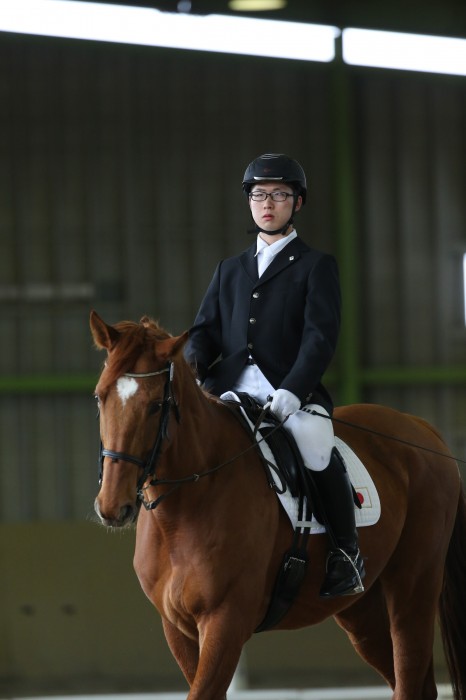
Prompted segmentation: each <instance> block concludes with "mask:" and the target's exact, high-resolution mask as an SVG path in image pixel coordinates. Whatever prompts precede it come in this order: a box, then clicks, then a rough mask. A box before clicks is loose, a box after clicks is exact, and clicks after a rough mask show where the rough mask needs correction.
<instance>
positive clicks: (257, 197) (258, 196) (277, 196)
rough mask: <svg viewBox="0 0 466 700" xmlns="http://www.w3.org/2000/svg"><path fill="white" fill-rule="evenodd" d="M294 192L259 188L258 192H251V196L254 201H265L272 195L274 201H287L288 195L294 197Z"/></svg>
mask: <svg viewBox="0 0 466 700" xmlns="http://www.w3.org/2000/svg"><path fill="white" fill-rule="evenodd" d="M294 196H295V195H294V193H290V192H264V191H263V190H258V191H257V192H251V193H250V195H249V197H250V199H252V201H253V202H265V200H266V199H267V197H270V199H271V200H272V202H285V201H286V200H287V199H288V197H294Z"/></svg>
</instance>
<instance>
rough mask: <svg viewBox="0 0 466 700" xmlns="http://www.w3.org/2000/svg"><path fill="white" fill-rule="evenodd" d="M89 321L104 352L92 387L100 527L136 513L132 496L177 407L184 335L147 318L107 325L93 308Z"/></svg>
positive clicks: (148, 471)
mask: <svg viewBox="0 0 466 700" xmlns="http://www.w3.org/2000/svg"><path fill="white" fill-rule="evenodd" d="M90 325H91V331H92V335H93V338H94V342H95V344H96V346H97V347H98V348H99V349H105V350H106V351H107V360H106V362H105V366H104V369H103V372H102V374H101V376H100V378H99V381H98V384H97V387H96V390H95V394H96V398H97V401H98V404H99V414H100V436H101V443H102V448H101V474H100V491H99V493H98V495H97V498H96V501H95V510H96V512H97V515H98V516H99V518H100V519H101V521H102V523H103V524H104V525H107V526H110V527H121V526H123V525H126V524H129V523H131V522H133V521H134V520H135V519H136V517H137V514H138V512H139V505H140V502H141V501H140V499H139V497H138V494H139V492H140V490H141V489H142V487H143V485H144V484H145V483H146V482H147V481H148V480H149V479H150V477H151V476H152V474H153V470H154V469H155V466H156V462H157V459H158V456H159V453H160V451H161V449H162V442H163V438H164V437H165V434H166V432H167V427H168V421H169V419H170V416H171V415H172V414H173V413H175V414H176V412H177V410H178V409H177V405H176V402H175V399H174V394H173V367H174V362H175V359H176V358H177V357H178V356H179V355H180V353H181V350H182V348H183V345H184V343H185V342H186V340H187V336H188V334H187V333H184V334H183V335H181V336H179V337H176V338H174V337H172V336H170V335H169V334H168V333H167V332H166V331H164V330H163V329H161V328H160V327H159V326H158V325H157V324H156V323H155V322H153V321H151V320H150V319H148V318H147V317H144V318H142V319H141V321H140V323H133V322H129V321H124V322H122V323H118V324H116V325H115V326H110V325H107V324H106V323H105V322H104V321H103V320H102V319H101V318H100V317H99V316H98V314H97V313H96V312H95V311H92V312H91V318H90Z"/></svg>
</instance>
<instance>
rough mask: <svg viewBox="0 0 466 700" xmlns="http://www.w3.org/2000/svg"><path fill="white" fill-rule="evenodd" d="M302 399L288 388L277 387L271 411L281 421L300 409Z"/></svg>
mask: <svg viewBox="0 0 466 700" xmlns="http://www.w3.org/2000/svg"><path fill="white" fill-rule="evenodd" d="M300 406H301V401H300V400H299V399H298V397H297V396H295V394H292V393H291V391H288V389H277V391H275V392H274V393H273V395H272V403H271V404H270V411H271V412H272V413H273V414H274V415H275V416H276V417H277V418H278V419H279V420H281V421H284V420H285V419H286V418H288V416H291V415H293V413H296V411H297V410H299V407H300Z"/></svg>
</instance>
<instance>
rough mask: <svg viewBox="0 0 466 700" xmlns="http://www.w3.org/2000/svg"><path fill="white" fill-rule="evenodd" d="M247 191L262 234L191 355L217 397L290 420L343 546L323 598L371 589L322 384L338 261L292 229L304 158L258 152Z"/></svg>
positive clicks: (331, 342) (335, 323)
mask: <svg viewBox="0 0 466 700" xmlns="http://www.w3.org/2000/svg"><path fill="white" fill-rule="evenodd" d="M243 191H244V193H245V195H246V197H247V199H248V203H249V207H250V212H251V215H252V218H253V221H254V224H255V226H254V228H253V229H252V231H251V232H252V233H255V234H257V240H256V241H254V243H253V245H252V246H250V247H249V248H248V249H247V250H246V251H244V252H243V253H240V254H239V255H237V256H235V257H232V258H228V259H226V260H223V261H221V262H220V263H219V265H218V266H217V269H216V271H215V274H214V276H213V278H212V281H211V283H210V285H209V287H208V289H207V292H206V294H205V297H204V299H203V301H202V303H201V306H200V309H199V312H198V314H197V316H196V319H195V321H194V325H193V327H192V329H191V330H190V337H189V341H188V344H187V346H186V351H185V352H186V358H187V360H188V362H189V363H190V364H191V365H192V366H193V367H195V369H196V372H197V376H198V378H199V380H200V381H201V382H202V383H203V384H204V386H205V388H206V389H208V390H210V391H211V392H212V393H214V394H216V395H218V396H220V395H221V394H222V393H223V392H225V391H227V390H233V391H241V392H246V393H248V394H250V395H252V396H253V397H254V398H255V399H256V400H257V401H259V402H260V403H262V404H265V403H266V402H267V401H268V400H269V399H268V397H270V400H271V405H270V410H271V412H272V413H273V414H274V415H275V416H276V417H277V418H279V419H280V420H285V419H286V423H285V427H286V428H287V429H288V430H289V431H290V432H291V433H292V434H293V436H294V437H295V439H296V442H297V444H298V446H299V447H300V450H301V453H302V457H303V460H304V464H305V465H306V467H308V468H309V469H311V470H312V472H313V477H314V480H315V483H316V485H317V487H318V489H319V492H320V494H321V497H322V499H323V502H324V505H325V509H326V514H327V519H328V522H329V524H330V527H331V530H332V531H333V534H334V538H335V540H336V543H337V547H335V548H334V549H332V550H331V551H330V552H329V555H328V558H327V566H326V576H325V580H324V582H323V585H322V588H321V591H320V595H321V596H322V597H326V598H329V597H332V596H338V595H352V594H354V593H359V592H361V591H362V590H364V588H363V586H362V583H361V579H362V578H363V577H364V575H365V572H364V563H363V559H362V557H361V555H360V553H359V548H358V535H357V530H356V526H355V516H354V503H353V494H352V488H351V484H350V482H349V479H348V475H347V473H346V469H345V467H344V464H343V462H342V461H341V459H340V457H339V454H338V452H337V451H336V448H335V438H334V433H333V427H332V421H331V420H330V417H331V414H332V411H333V405H332V400H331V398H330V395H329V394H328V392H327V390H326V389H325V388H324V387H323V386H322V384H321V377H322V375H323V374H324V372H325V370H326V369H327V367H328V365H329V363H330V361H331V359H332V357H333V354H334V352H335V347H336V343H337V337H338V332H339V326H340V286H339V280H338V270H337V265H336V262H335V259H334V258H333V257H332V256H331V255H328V254H325V253H322V252H319V251H317V250H315V249H312V248H310V247H309V246H307V245H306V244H305V243H304V242H303V241H302V240H301V239H300V238H299V237H298V235H297V233H296V231H295V229H294V225H293V218H294V215H295V214H296V212H298V211H299V210H300V209H301V207H302V206H303V205H304V204H305V202H306V194H307V187H306V176H305V174H304V171H303V169H302V167H301V165H300V164H299V163H298V162H297V161H295V160H293V159H291V158H289V157H288V156H286V155H283V154H277V153H266V154H264V155H261V156H259V157H258V158H256V159H255V160H253V161H252V163H250V164H249V165H248V167H247V168H246V172H245V174H244V177H243ZM314 410H315V411H317V412H318V414H320V415H315V414H313V413H312V411H314Z"/></svg>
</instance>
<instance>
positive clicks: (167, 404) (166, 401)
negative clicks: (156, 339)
mask: <svg viewBox="0 0 466 700" xmlns="http://www.w3.org/2000/svg"><path fill="white" fill-rule="evenodd" d="M165 372H167V375H168V376H167V380H166V382H165V387H164V391H163V399H162V402H161V416H160V422H159V429H158V431H157V436H156V438H155V442H154V446H153V447H152V449H151V450H150V451H149V454H148V456H147V458H146V459H141V458H140V457H135V456H134V455H131V454H128V453H127V452H117V451H115V450H108V449H106V448H105V447H104V446H103V444H102V441H101V442H100V456H99V484H101V483H102V476H103V466H104V459H105V457H110V459H111V460H112V462H114V463H117V462H119V461H122V462H129V463H130V464H135V465H136V466H137V467H140V468H141V469H142V474H141V476H140V477H139V480H138V483H137V495H138V498H139V499H140V500H141V501H142V503H143V505H144V507H145V508H147V509H150V508H151V504H150V503H146V501H145V499H144V484H145V483H146V482H147V481H148V479H151V481H150V485H151V486H155V485H156V484H158V483H163V481H159V480H157V479H155V478H154V477H155V468H156V466H157V461H158V458H159V456H160V452H161V449H162V442H163V441H164V440H165V438H167V437H168V421H169V418H170V409H171V408H173V410H174V413H175V417H176V420H177V422H178V423H179V422H180V412H179V408H178V404H177V402H176V400H175V397H174V394H173V374H174V365H173V362H170V363H169V364H168V365H167V367H164V368H163V369H160V370H158V371H155V372H142V373H137V372H126V373H125V374H124V375H123V376H124V377H132V378H134V379H144V378H146V377H156V376H158V375H160V374H165ZM152 507H155V506H152Z"/></svg>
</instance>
